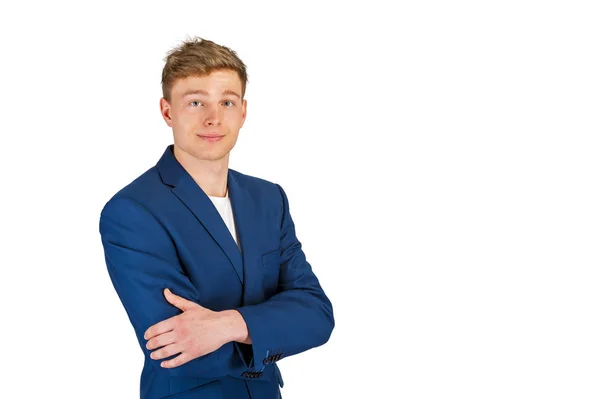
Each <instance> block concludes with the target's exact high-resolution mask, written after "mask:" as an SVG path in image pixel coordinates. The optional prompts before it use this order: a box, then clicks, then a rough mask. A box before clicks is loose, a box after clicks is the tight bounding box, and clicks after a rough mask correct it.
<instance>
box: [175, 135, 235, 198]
mask: <svg viewBox="0 0 600 399" xmlns="http://www.w3.org/2000/svg"><path fill="white" fill-rule="evenodd" d="M173 154H174V155H175V159H177V161H178V162H179V163H180V164H181V166H183V168H184V169H185V170H186V172H188V173H189V174H190V176H192V179H194V181H195V182H196V184H198V186H200V188H201V189H202V191H204V193H205V194H206V195H210V196H212V197H225V193H226V192H227V172H228V171H229V154H227V155H225V156H224V157H223V158H221V159H217V160H214V161H212V160H205V159H198V158H196V157H194V156H192V155H190V154H188V153H187V152H185V151H183V150H181V149H180V148H179V147H177V146H176V145H175V146H173Z"/></svg>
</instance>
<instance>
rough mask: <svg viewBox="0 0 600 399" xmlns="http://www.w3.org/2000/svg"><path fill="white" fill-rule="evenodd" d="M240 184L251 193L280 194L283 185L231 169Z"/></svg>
mask: <svg viewBox="0 0 600 399" xmlns="http://www.w3.org/2000/svg"><path fill="white" fill-rule="evenodd" d="M229 170H230V172H231V175H232V176H233V177H234V178H235V179H236V181H237V182H238V184H239V185H240V186H241V187H242V188H244V189H246V190H247V191H248V192H249V193H251V194H256V195H265V194H266V195H279V190H280V188H281V186H280V185H279V184H277V183H275V182H272V181H269V180H266V179H263V178H260V177H256V176H251V175H248V174H245V173H241V172H238V171H237V170H233V169H229Z"/></svg>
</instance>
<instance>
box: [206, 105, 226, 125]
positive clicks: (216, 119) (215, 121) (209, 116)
mask: <svg viewBox="0 0 600 399" xmlns="http://www.w3.org/2000/svg"><path fill="white" fill-rule="evenodd" d="M221 118H222V115H221V109H220V108H219V106H218V105H212V106H207V113H206V119H204V125H205V126H219V125H220V124H221Z"/></svg>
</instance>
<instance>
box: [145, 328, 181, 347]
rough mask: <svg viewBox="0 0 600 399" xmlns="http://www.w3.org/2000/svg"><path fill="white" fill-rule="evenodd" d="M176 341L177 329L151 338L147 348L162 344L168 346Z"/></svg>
mask: <svg viewBox="0 0 600 399" xmlns="http://www.w3.org/2000/svg"><path fill="white" fill-rule="evenodd" d="M175 341H176V334H175V331H169V332H166V333H164V334H161V335H157V336H156V337H154V338H152V339H150V340H149V341H148V342H147V343H146V349H150V350H152V349H156V348H160V347H161V346H166V345H169V344H172V343H174V342H175Z"/></svg>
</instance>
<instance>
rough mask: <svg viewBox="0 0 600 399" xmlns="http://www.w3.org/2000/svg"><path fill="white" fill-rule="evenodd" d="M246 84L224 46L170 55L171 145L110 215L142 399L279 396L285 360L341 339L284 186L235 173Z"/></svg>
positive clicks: (112, 264) (110, 243) (108, 230)
mask: <svg viewBox="0 0 600 399" xmlns="http://www.w3.org/2000/svg"><path fill="white" fill-rule="evenodd" d="M246 83H247V74H246V66H245V65H244V63H243V62H242V61H241V60H240V59H239V58H238V57H237V55H236V53H235V52H234V51H232V50H230V49H229V48H227V47H224V46H220V45H218V44H215V43H214V42H211V41H209V40H202V39H198V38H195V39H191V40H188V41H186V42H184V43H183V44H182V45H181V46H179V47H178V48H175V49H173V50H172V51H171V52H170V53H169V54H168V56H167V58H166V64H165V67H164V69H163V74H162V87H163V98H161V100H160V109H161V114H162V117H163V118H164V120H165V122H166V123H167V125H168V126H170V127H171V128H172V130H173V138H174V144H173V145H170V146H168V147H167V148H166V150H165V151H164V154H163V155H162V157H161V158H160V160H159V161H158V163H157V164H156V165H155V166H154V167H152V168H150V169H149V170H148V171H146V172H145V173H144V174H142V175H141V176H139V177H138V178H137V179H135V180H134V181H133V182H132V183H130V184H129V185H127V186H126V187H124V188H123V189H121V190H120V191H119V192H118V193H116V194H115V195H114V196H113V197H112V198H111V199H110V200H109V201H108V202H107V203H106V205H105V206H104V208H103V209H102V212H101V216H100V234H101V237H102V244H103V246H104V251H105V259H106V265H107V267H108V272H109V275H110V278H111V281H112V283H113V285H114V288H115V290H116V292H117V294H118V295H119V298H120V299H121V302H122V303H123V306H124V308H125V310H126V312H127V315H128V317H129V320H130V321H131V324H132V325H133V327H134V330H135V333H136V335H137V338H138V341H139V344H140V346H141V348H142V350H143V352H144V357H145V362H144V368H143V370H142V373H141V386H140V395H141V398H153V399H154V398H157V399H158V398H164V397H167V396H168V397H169V398H171V397H173V398H179V399H183V398H207V399H208V398H232V399H233V398H235V399H240V398H254V399H257V398H261V399H263V398H264V399H269V398H280V397H281V394H280V389H279V387H280V386H281V387H283V380H282V378H281V374H280V372H279V369H278V367H277V365H276V362H277V361H278V360H280V359H282V358H284V357H287V356H291V355H294V354H297V353H300V352H303V351H306V350H308V349H310V348H314V347H316V346H320V345H322V344H324V343H325V342H327V341H328V340H329V337H330V335H331V332H332V330H333V328H334V318H333V309H332V305H331V302H330V301H329V299H328V298H327V296H326V295H325V293H324V291H323V289H322V288H321V286H320V284H319V281H318V279H317V277H316V276H315V274H314V273H313V271H312V269H311V266H310V264H309V263H308V262H307V260H306V257H305V255H304V253H303V251H302V249H301V244H300V242H299V241H298V239H297V238H296V234H295V229H294V222H293V221H292V217H291V215H290V210H289V203H288V199H287V196H286V194H285V192H284V191H283V189H282V187H281V186H279V185H278V184H275V183H271V182H268V181H266V180H262V179H259V178H256V177H251V176H247V175H244V174H242V173H239V172H237V171H235V170H232V169H229V167H228V164H229V152H230V151H231V149H232V148H233V146H234V145H235V143H236V141H237V138H238V132H239V130H240V128H241V127H242V126H243V124H244V120H245V118H246V100H245V99H244V94H245V88H246ZM171 395H172V396H171Z"/></svg>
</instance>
